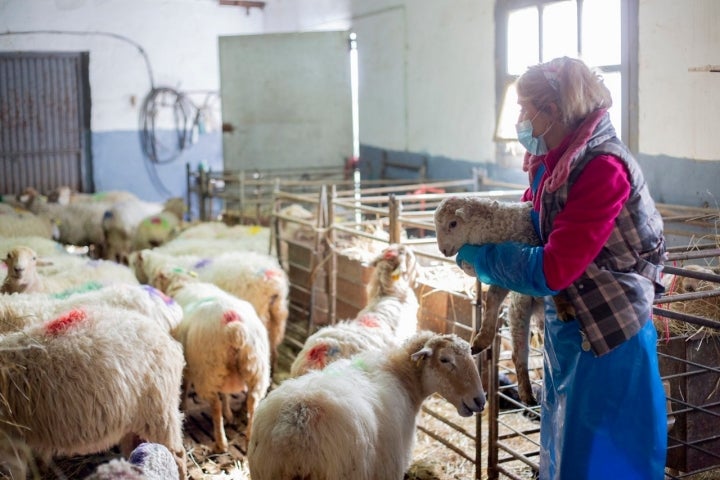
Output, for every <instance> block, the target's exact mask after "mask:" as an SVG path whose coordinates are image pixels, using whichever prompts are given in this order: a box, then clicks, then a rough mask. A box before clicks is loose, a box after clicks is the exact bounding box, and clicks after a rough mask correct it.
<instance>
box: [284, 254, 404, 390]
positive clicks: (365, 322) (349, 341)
mask: <svg viewBox="0 0 720 480" xmlns="http://www.w3.org/2000/svg"><path fill="white" fill-rule="evenodd" d="M371 266H373V267H375V270H374V271H373V274H372V277H371V278H370V282H369V284H368V297H369V301H368V304H367V305H366V306H365V308H363V309H362V310H361V311H360V312H359V313H358V314H357V316H356V317H355V318H354V319H352V320H348V321H345V322H340V323H337V324H335V325H328V326H326V327H323V328H321V329H320V330H318V331H317V332H315V333H313V334H312V335H310V336H309V337H308V338H307V340H305V344H304V345H303V348H302V349H301V350H300V352H299V353H298V355H297V356H296V357H295V360H294V361H293V364H292V366H291V368H290V376H292V377H296V376H298V375H302V374H304V373H307V372H308V371H310V370H317V369H322V368H325V367H326V366H327V365H329V364H330V363H332V362H334V361H335V360H339V359H341V358H348V357H350V356H352V355H354V354H356V353H359V352H361V351H365V350H374V351H379V350H382V349H384V348H386V347H388V346H397V345H399V344H400V343H402V342H403V341H404V340H405V339H407V338H409V337H410V336H411V335H413V334H414V333H415V332H416V331H417V312H418V301H417V297H416V295H415V291H414V290H413V288H412V284H413V281H414V277H415V255H414V254H413V252H412V250H411V249H410V247H408V246H405V245H400V244H393V245H389V246H388V247H387V248H385V249H384V250H383V251H382V252H380V254H379V255H378V256H377V257H375V258H374V259H373V261H372V262H371Z"/></svg>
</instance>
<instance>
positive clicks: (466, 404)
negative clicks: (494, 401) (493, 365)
mask: <svg viewBox="0 0 720 480" xmlns="http://www.w3.org/2000/svg"><path fill="white" fill-rule="evenodd" d="M412 358H413V359H414V360H416V361H420V359H422V361H423V362H425V363H424V365H423V385H424V388H425V389H426V392H429V393H438V394H439V395H440V396H442V397H443V398H444V399H445V400H447V401H448V402H450V403H452V404H453V405H454V406H455V408H456V409H457V412H458V414H459V415H460V416H463V417H469V416H471V415H472V414H473V413H476V412H482V411H483V409H484V408H485V390H484V389H483V386H482V380H481V379H480V373H479V372H478V368H477V366H476V362H475V360H474V359H473V356H472V354H471V353H470V345H469V344H468V343H467V342H466V341H464V340H462V339H461V338H459V337H457V336H455V335H438V336H435V337H433V338H431V339H430V340H428V342H427V343H426V344H425V346H424V347H423V349H422V350H420V351H418V352H417V353H415V354H414V355H413V356H412Z"/></svg>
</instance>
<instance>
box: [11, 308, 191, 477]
mask: <svg viewBox="0 0 720 480" xmlns="http://www.w3.org/2000/svg"><path fill="white" fill-rule="evenodd" d="M183 366H184V359H183V353H182V347H181V346H180V344H179V343H178V342H176V341H175V340H173V338H172V337H171V336H170V335H169V334H168V333H167V331H165V330H164V329H163V328H161V327H160V326H159V325H158V324H157V322H155V321H153V320H148V319H147V318H146V317H145V316H143V315H141V314H139V313H137V312H133V311H131V310H124V309H119V308H110V307H107V306H99V305H92V306H90V305H88V306H85V307H83V308H80V309H72V310H69V311H66V312H64V313H62V314H61V315H59V316H56V317H54V318H51V319H48V320H47V321H45V322H42V323H38V324H33V325H31V326H29V327H27V328H25V329H24V330H22V331H18V332H12V333H9V334H7V335H4V336H0V392H2V402H0V433H2V435H3V436H5V437H6V438H11V439H15V440H16V441H17V443H18V444H25V445H27V446H28V447H29V448H30V449H31V450H32V451H33V453H34V454H35V455H36V457H37V458H39V459H40V460H41V461H43V462H45V463H46V464H47V462H49V460H50V459H51V458H52V457H54V456H74V455H87V454H91V453H96V452H101V451H105V450H107V449H108V448H110V447H111V446H113V445H115V444H117V443H120V444H121V450H122V453H123V455H127V454H129V453H130V450H131V449H132V447H133V441H134V439H135V438H136V437H135V436H137V438H141V439H143V440H145V441H149V442H156V443H161V444H163V445H165V446H166V447H167V448H168V449H169V450H170V451H171V452H172V454H173V455H174V457H175V461H176V464H177V467H178V472H179V473H180V477H181V478H185V475H186V470H187V469H186V465H185V459H186V454H185V450H184V447H183V443H182V441H183V438H182V413H181V412H180V408H179V403H180V385H181V381H182V370H183ZM14 470H15V471H13V472H11V475H12V476H13V477H14V478H25V477H24V475H25V471H26V467H24V466H23V465H20V466H17V467H16V468H15V469H14Z"/></svg>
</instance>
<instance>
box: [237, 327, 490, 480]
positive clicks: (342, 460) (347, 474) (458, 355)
mask: <svg viewBox="0 0 720 480" xmlns="http://www.w3.org/2000/svg"><path fill="white" fill-rule="evenodd" d="M433 393H439V394H440V395H441V396H443V397H444V398H445V399H446V400H447V401H448V402H450V403H451V404H452V405H454V406H455V408H456V409H457V412H458V414H459V415H461V416H463V417H468V416H471V415H472V414H473V413H474V412H481V411H482V410H483V408H484V406H485V392H484V391H483V387H482V382H481V380H480V375H479V374H478V370H477V366H476V362H475V360H474V359H473V357H472V356H471V353H470V345H469V344H468V343H467V342H465V341H464V340H462V339H460V338H458V337H456V336H455V335H438V334H434V333H432V332H427V331H423V332H419V333H417V334H416V335H414V336H413V337H411V338H410V339H408V340H407V341H406V342H405V343H404V344H403V345H402V346H399V347H391V348H388V349H387V350H386V351H385V352H384V353H383V354H382V355H378V353H377V352H364V353H362V354H360V355H356V356H355V357H352V358H351V359H342V360H339V361H337V362H335V363H333V364H332V365H330V366H329V367H328V368H326V369H325V370H314V371H311V372H309V373H307V374H306V375H302V376H300V377H297V378H291V379H288V380H285V381H284V382H283V383H282V384H280V386H279V387H277V388H276V389H275V390H273V391H272V392H270V393H269V394H268V395H267V397H265V399H264V400H262V401H261V402H260V405H259V406H258V409H257V411H256V412H255V426H254V428H253V433H252V435H251V437H250V445H249V447H248V464H249V467H250V476H251V477H252V478H253V480H293V479H298V478H315V479H321V478H323V479H339V478H342V479H347V480H375V479H380V478H382V479H387V480H391V479H395V480H400V479H402V478H403V475H404V473H405V471H406V469H407V467H408V466H409V464H410V461H411V456H412V448H413V443H414V439H415V426H416V423H415V422H416V417H417V414H418V413H419V410H420V407H421V405H422V402H423V401H424V400H425V399H426V398H427V397H428V396H429V395H432V394H433Z"/></svg>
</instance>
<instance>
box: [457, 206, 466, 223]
mask: <svg viewBox="0 0 720 480" xmlns="http://www.w3.org/2000/svg"><path fill="white" fill-rule="evenodd" d="M455 215H456V216H457V217H458V218H460V219H461V220H463V221H467V216H468V215H467V212H466V211H465V208H464V207H463V208H458V209H457V210H455Z"/></svg>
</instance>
